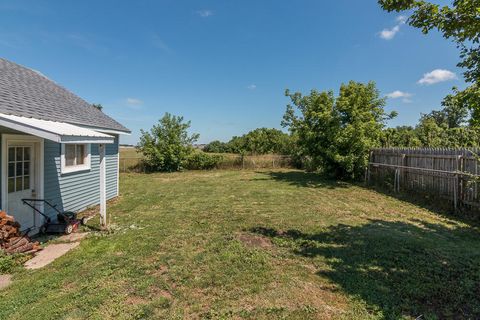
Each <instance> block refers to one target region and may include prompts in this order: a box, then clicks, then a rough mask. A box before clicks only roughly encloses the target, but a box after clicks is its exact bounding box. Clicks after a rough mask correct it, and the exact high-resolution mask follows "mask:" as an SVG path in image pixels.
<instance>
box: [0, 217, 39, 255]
mask: <svg viewBox="0 0 480 320" xmlns="http://www.w3.org/2000/svg"><path fill="white" fill-rule="evenodd" d="M0 249H2V250H4V251H5V252H6V253H27V252H28V253H35V252H37V251H39V250H42V248H41V247H40V244H39V243H38V242H32V241H31V240H30V238H29V237H27V236H22V235H21V233H20V224H19V223H18V222H16V221H15V219H14V218H13V217H12V216H9V215H8V214H7V213H6V212H5V211H0Z"/></svg>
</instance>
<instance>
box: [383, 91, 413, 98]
mask: <svg viewBox="0 0 480 320" xmlns="http://www.w3.org/2000/svg"><path fill="white" fill-rule="evenodd" d="M411 96H412V94H411V93H408V92H403V91H400V90H395V91H393V92H390V93H389V94H387V98H390V99H398V98H410V97H411Z"/></svg>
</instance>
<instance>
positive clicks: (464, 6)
mask: <svg viewBox="0 0 480 320" xmlns="http://www.w3.org/2000/svg"><path fill="white" fill-rule="evenodd" d="M378 2H379V4H380V5H381V6H382V8H383V9H384V10H387V11H397V12H400V11H407V12H411V15H410V17H409V19H408V20H407V22H408V24H409V25H411V26H413V27H416V28H419V29H421V30H422V32H423V33H425V34H427V33H429V32H430V31H431V30H437V31H439V32H440V33H442V34H443V36H444V37H445V38H446V39H452V40H453V41H454V42H455V43H456V45H457V47H458V48H459V49H460V62H459V63H458V66H459V67H461V68H464V69H465V72H464V73H463V75H464V77H465V80H466V81H467V82H469V83H471V86H469V87H468V88H466V89H465V90H463V91H458V90H456V89H455V88H454V94H453V95H450V98H448V97H447V101H446V103H448V100H451V99H452V97H453V96H455V99H456V101H455V104H456V105H462V106H463V107H464V108H466V109H469V110H470V112H471V115H472V117H471V120H470V124H471V125H473V126H478V125H480V85H479V83H480V0H454V1H453V3H452V5H451V6H441V5H439V4H435V3H431V2H428V1H423V0H379V1H378Z"/></svg>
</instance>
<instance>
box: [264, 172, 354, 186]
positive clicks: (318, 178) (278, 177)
mask: <svg viewBox="0 0 480 320" xmlns="http://www.w3.org/2000/svg"><path fill="white" fill-rule="evenodd" d="M256 173H259V174H264V175H267V176H268V177H269V178H266V179H265V180H271V179H273V180H275V181H280V182H286V183H288V184H290V185H293V186H297V187H308V188H328V189H335V188H348V186H349V184H348V183H345V182H341V181H337V180H333V179H329V178H326V177H324V176H322V175H320V174H317V173H312V172H303V171H287V172H279V171H267V172H265V171H259V172H256ZM256 180H259V179H256Z"/></svg>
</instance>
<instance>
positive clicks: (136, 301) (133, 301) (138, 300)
mask: <svg viewBox="0 0 480 320" xmlns="http://www.w3.org/2000/svg"><path fill="white" fill-rule="evenodd" d="M125 303H126V304H128V305H134V306H136V305H142V304H147V303H148V301H147V300H146V299H144V298H142V297H139V296H135V295H131V296H128V297H127V299H126V300H125Z"/></svg>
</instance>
